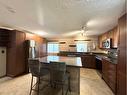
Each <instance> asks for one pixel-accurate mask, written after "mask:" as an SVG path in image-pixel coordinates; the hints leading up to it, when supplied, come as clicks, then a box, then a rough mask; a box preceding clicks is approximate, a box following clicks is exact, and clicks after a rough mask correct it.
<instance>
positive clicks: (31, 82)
mask: <svg viewBox="0 0 127 95" xmlns="http://www.w3.org/2000/svg"><path fill="white" fill-rule="evenodd" d="M32 86H33V76H32V79H31V88H30V94H29V95H31V92H32Z"/></svg>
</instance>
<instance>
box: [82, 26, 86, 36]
mask: <svg viewBox="0 0 127 95" xmlns="http://www.w3.org/2000/svg"><path fill="white" fill-rule="evenodd" d="M85 33H86V26H83V27H82V29H81V35H82V36H85Z"/></svg>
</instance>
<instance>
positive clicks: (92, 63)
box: [81, 54, 96, 69]
mask: <svg viewBox="0 0 127 95" xmlns="http://www.w3.org/2000/svg"><path fill="white" fill-rule="evenodd" d="M81 59H82V65H83V67H85V68H92V69H95V68H96V58H95V55H87V54H86V55H83V56H81Z"/></svg>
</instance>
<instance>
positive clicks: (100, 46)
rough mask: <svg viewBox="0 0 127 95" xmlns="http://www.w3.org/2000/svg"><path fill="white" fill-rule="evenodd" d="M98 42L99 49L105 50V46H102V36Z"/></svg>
mask: <svg viewBox="0 0 127 95" xmlns="http://www.w3.org/2000/svg"><path fill="white" fill-rule="evenodd" d="M98 40H99V48H103V46H102V35H100V36H99V37H98Z"/></svg>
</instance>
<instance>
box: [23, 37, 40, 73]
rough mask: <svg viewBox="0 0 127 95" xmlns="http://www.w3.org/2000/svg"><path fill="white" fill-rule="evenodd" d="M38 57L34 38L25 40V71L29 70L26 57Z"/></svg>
mask: <svg viewBox="0 0 127 95" xmlns="http://www.w3.org/2000/svg"><path fill="white" fill-rule="evenodd" d="M36 57H38V51H37V43H36V41H35V40H26V42H25V59H26V62H25V63H26V66H25V67H26V73H28V72H29V68H28V59H29V58H36Z"/></svg>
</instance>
